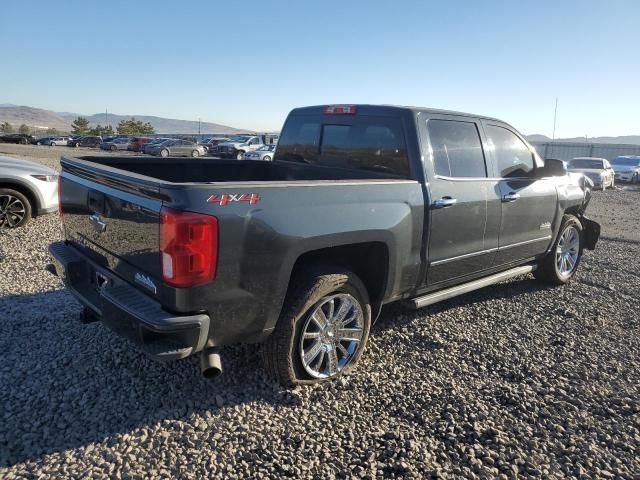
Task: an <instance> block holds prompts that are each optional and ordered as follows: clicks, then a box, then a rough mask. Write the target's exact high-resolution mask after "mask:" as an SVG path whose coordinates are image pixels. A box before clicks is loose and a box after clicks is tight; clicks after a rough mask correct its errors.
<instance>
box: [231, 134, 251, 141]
mask: <svg viewBox="0 0 640 480" xmlns="http://www.w3.org/2000/svg"><path fill="white" fill-rule="evenodd" d="M250 138H251V137H250V136H249V135H237V136H235V137H231V138H230V139H229V140H228V141H229V142H233V143H244V142H246V141H247V140H249V139H250Z"/></svg>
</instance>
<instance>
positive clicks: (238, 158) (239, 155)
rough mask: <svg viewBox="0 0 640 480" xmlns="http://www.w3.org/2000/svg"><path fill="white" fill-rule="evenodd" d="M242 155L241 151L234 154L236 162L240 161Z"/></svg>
mask: <svg viewBox="0 0 640 480" xmlns="http://www.w3.org/2000/svg"><path fill="white" fill-rule="evenodd" d="M243 155H244V152H243V151H242V150H240V151H239V152H238V153H237V154H236V160H242V156H243Z"/></svg>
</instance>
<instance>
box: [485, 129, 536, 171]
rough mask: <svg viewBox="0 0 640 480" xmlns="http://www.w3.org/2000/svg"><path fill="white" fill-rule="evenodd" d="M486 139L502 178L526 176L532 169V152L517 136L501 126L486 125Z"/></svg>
mask: <svg viewBox="0 0 640 480" xmlns="http://www.w3.org/2000/svg"><path fill="white" fill-rule="evenodd" d="M486 133H487V140H488V142H489V145H490V146H491V148H492V149H493V154H494V156H495V158H496V162H497V164H498V171H499V172H500V176H501V177H503V178H514V177H528V176H529V174H530V173H531V172H532V171H533V169H534V161H533V153H531V150H529V147H527V145H526V144H525V143H524V142H523V141H522V140H520V138H518V136H517V135H516V134H515V133H513V132H511V131H509V130H507V129H506V128H503V127H498V126H496V125H487V128H486Z"/></svg>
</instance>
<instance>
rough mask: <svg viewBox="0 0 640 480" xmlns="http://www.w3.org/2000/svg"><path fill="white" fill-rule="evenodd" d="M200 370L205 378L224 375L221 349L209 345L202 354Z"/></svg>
mask: <svg viewBox="0 0 640 480" xmlns="http://www.w3.org/2000/svg"><path fill="white" fill-rule="evenodd" d="M200 370H201V371H202V376H203V377H204V378H216V377H219V376H220V375H222V361H221V360H220V349H219V348H218V347H212V346H209V345H207V346H206V347H205V349H204V350H203V351H202V354H201V355H200Z"/></svg>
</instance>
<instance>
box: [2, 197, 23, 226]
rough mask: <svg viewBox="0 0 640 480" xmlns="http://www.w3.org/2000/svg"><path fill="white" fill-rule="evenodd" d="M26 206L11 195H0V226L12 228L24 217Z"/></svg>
mask: <svg viewBox="0 0 640 480" xmlns="http://www.w3.org/2000/svg"><path fill="white" fill-rule="evenodd" d="M25 213H26V208H25V206H24V204H23V203H22V201H21V200H20V199H19V198H16V197H14V196H13V195H0V227H8V228H14V227H15V226H16V225H18V224H19V223H20V222H22V220H23V219H24V216H25Z"/></svg>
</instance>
